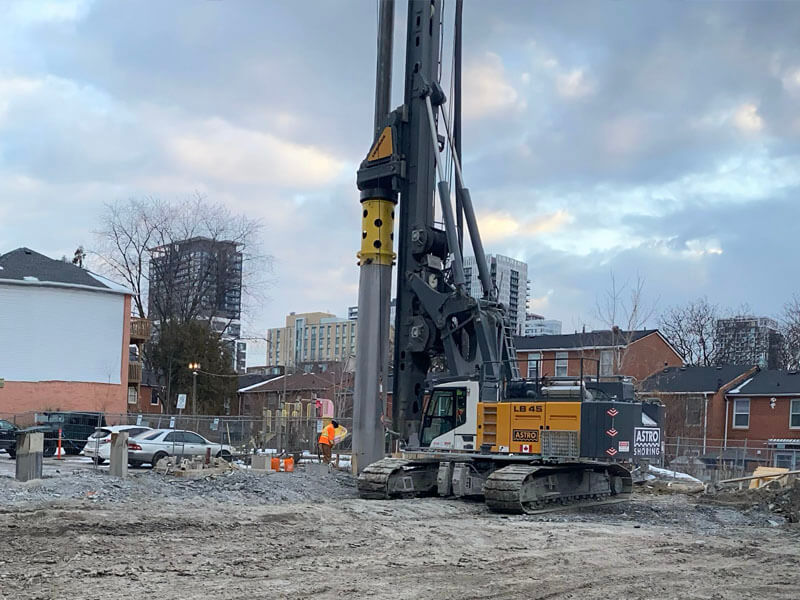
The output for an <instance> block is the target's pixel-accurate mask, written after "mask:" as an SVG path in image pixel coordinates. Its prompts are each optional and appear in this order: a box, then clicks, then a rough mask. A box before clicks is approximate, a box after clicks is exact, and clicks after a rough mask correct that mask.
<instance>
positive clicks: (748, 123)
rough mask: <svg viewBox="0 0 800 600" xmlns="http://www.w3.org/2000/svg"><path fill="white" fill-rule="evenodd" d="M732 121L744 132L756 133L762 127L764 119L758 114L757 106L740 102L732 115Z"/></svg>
mask: <svg viewBox="0 0 800 600" xmlns="http://www.w3.org/2000/svg"><path fill="white" fill-rule="evenodd" d="M733 123H734V124H735V125H736V127H737V128H738V129H739V130H740V131H743V132H744V133H758V132H759V131H761V130H762V129H763V128H764V119H762V118H761V115H759V114H758V106H756V105H755V104H752V103H746V104H742V105H741V106H740V107H739V108H737V109H736V112H735V113H734V115H733Z"/></svg>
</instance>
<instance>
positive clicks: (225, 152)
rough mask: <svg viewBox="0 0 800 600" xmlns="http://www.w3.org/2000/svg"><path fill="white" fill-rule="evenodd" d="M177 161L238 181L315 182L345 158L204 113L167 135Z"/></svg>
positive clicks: (338, 169) (321, 182)
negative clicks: (204, 117) (204, 116)
mask: <svg viewBox="0 0 800 600" xmlns="http://www.w3.org/2000/svg"><path fill="white" fill-rule="evenodd" d="M167 147H168V149H169V153H170V154H171V156H172V157H173V158H174V159H175V160H176V161H177V162H178V164H179V165H181V166H182V167H184V168H186V169H188V170H189V171H190V172H194V173H196V174H197V175H198V176H201V177H212V178H215V179H221V180H228V181H230V182H232V183H237V184H242V183H247V184H256V183H262V184H273V185H278V186H282V187H294V188H297V187H312V188H316V187H321V186H325V185H328V184H330V183H332V182H333V181H335V180H336V179H337V178H338V177H340V176H342V170H343V167H344V166H345V162H344V161H343V160H341V159H340V158H337V157H335V156H333V155H331V154H329V153H327V152H324V151H322V150H320V149H319V148H316V147H314V146H311V145H305V144H300V143H297V142H293V141H289V140H286V139H281V138H279V137H277V136H275V135H273V134H271V133H269V132H263V131H254V130H249V129H244V128H240V127H235V126H233V125H231V124H230V123H227V122H225V121H223V120H221V119H210V120H207V121H203V122H200V123H197V125H196V126H195V127H191V133H189V132H181V133H178V134H177V135H176V136H175V137H173V138H171V139H169V140H167Z"/></svg>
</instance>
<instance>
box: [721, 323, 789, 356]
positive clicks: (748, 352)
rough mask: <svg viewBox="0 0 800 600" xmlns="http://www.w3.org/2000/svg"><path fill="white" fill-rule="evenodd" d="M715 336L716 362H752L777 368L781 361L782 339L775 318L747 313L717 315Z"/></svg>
mask: <svg viewBox="0 0 800 600" xmlns="http://www.w3.org/2000/svg"><path fill="white" fill-rule="evenodd" d="M714 336H715V344H716V347H717V348H718V349H719V355H718V358H717V364H720V365H726V364H728V365H729V364H751V365H757V366H758V367H760V368H762V369H776V368H778V367H779V366H780V364H781V350H782V346H783V339H782V336H781V334H780V332H779V331H778V323H777V321H775V319H770V318H769V317H753V316H749V315H743V316H737V317H732V318H730V319H719V320H718V321H717V322H716V324H715V326H714Z"/></svg>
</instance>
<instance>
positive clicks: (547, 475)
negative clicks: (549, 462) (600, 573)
mask: <svg viewBox="0 0 800 600" xmlns="http://www.w3.org/2000/svg"><path fill="white" fill-rule="evenodd" d="M626 476H627V479H626ZM629 492H630V475H629V474H628V472H627V470H625V469H623V468H622V467H610V468H609V467H607V466H601V465H589V464H587V465H574V466H566V467H548V466H536V465H511V466H507V467H503V468H502V469H498V470H497V471H495V472H494V473H492V474H491V475H490V476H489V478H488V479H487V480H486V484H485V485H484V486H483V493H484V498H485V501H486V506H488V507H489V509H490V510H492V511H494V512H503V513H513V514H539V513H543V512H552V511H556V510H565V509H568V508H573V507H578V506H597V505H599V504H610V503H615V502H619V501H622V500H625V499H627V498H628V497H629V495H630V494H629Z"/></svg>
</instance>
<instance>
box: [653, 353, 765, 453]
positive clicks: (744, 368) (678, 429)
mask: <svg viewBox="0 0 800 600" xmlns="http://www.w3.org/2000/svg"><path fill="white" fill-rule="evenodd" d="M756 370H757V367H754V366H749V365H725V366H719V367H699V366H686V367H665V368H664V369H662V370H660V371H658V372H657V373H654V374H653V375H651V376H650V377H648V378H647V379H645V380H644V381H643V382H642V384H641V385H640V387H639V397H640V398H641V399H644V400H648V399H653V398H656V399H658V400H659V401H660V402H661V403H662V404H663V405H664V407H665V410H664V435H665V436H666V437H667V438H677V437H678V436H680V437H681V438H683V439H684V440H695V441H699V440H706V442H708V440H710V439H719V438H721V431H722V422H723V420H724V415H725V402H726V400H725V395H726V394H727V392H729V391H730V390H732V389H734V388H735V387H736V386H737V385H739V384H741V383H743V382H744V381H745V380H746V379H747V378H749V377H751V376H752V375H753V373H755V372H756ZM717 436H719V437H717ZM707 445H708V444H707Z"/></svg>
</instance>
